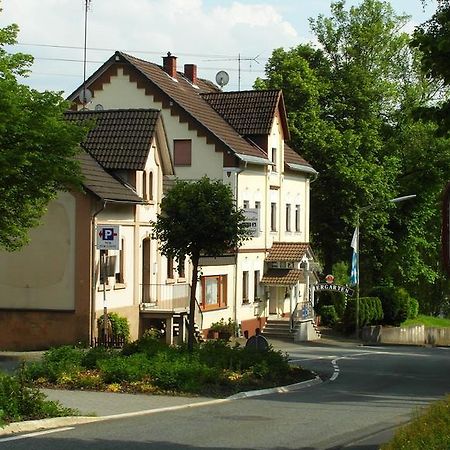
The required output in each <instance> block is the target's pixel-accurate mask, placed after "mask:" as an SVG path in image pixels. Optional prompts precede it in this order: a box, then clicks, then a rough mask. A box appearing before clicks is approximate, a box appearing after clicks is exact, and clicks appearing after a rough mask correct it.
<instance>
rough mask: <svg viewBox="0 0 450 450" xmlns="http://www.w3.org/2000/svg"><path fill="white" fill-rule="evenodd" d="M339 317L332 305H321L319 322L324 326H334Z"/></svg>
mask: <svg viewBox="0 0 450 450" xmlns="http://www.w3.org/2000/svg"><path fill="white" fill-rule="evenodd" d="M338 319H339V317H338V315H337V313H336V309H335V308H334V306H333V305H323V306H322V307H321V308H320V322H321V324H322V325H325V326H330V327H332V326H334V325H335V324H336V322H337V321H338Z"/></svg>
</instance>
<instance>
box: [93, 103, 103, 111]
mask: <svg viewBox="0 0 450 450" xmlns="http://www.w3.org/2000/svg"><path fill="white" fill-rule="evenodd" d="M94 109H95V110H96V111H103V109H104V108H103V105H101V104H100V103H99V104H98V105H95V108H94Z"/></svg>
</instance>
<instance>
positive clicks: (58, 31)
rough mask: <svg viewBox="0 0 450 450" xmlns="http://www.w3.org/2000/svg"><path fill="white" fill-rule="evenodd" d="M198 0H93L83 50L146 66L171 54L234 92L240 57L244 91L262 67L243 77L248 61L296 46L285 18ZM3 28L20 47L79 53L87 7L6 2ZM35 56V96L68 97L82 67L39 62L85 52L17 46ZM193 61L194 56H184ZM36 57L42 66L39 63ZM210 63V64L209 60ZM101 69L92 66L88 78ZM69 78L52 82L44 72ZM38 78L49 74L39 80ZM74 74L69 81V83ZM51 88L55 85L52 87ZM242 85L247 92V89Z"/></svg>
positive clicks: (270, 10)
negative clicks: (14, 29)
mask: <svg viewBox="0 0 450 450" xmlns="http://www.w3.org/2000/svg"><path fill="white" fill-rule="evenodd" d="M217 3H219V4H218V5H217V4H216V5H210V3H207V2H203V1H202V0H172V1H161V0H129V1H127V2H124V1H123V0H92V1H91V9H90V11H89V13H88V47H91V48H108V49H118V50H124V51H126V50H128V51H130V52H131V53H132V52H133V51H137V50H142V51H146V52H148V53H147V54H137V56H140V57H142V58H144V59H149V60H152V61H154V62H157V63H161V56H162V55H164V54H166V52H167V51H171V52H172V53H173V54H175V55H178V56H179V57H180V58H179V63H180V66H181V64H183V63H184V62H190V63H197V64H198V66H199V74H200V75H201V76H203V77H207V78H210V79H213V78H214V73H215V71H216V69H220V68H224V69H228V70H229V71H230V76H231V82H230V88H234V89H236V88H237V73H236V70H237V58H238V55H239V54H240V55H241V58H242V61H241V62H242V64H241V69H242V72H241V78H242V86H241V87H245V88H250V87H251V84H252V82H253V79H254V78H255V77H256V76H257V75H262V73H261V71H262V70H263V69H264V62H262V64H260V65H256V64H255V63H253V64H252V67H253V69H257V70H258V71H260V72H258V73H252V74H248V72H246V71H247V70H248V68H249V64H250V63H249V62H248V61H247V60H246V58H251V57H255V56H256V55H259V54H261V55H263V56H264V57H266V58H267V57H268V56H270V54H271V52H272V50H273V49H274V48H276V47H280V46H283V47H290V46H292V45H295V44H297V43H298V42H299V38H298V35H297V32H296V30H295V29H294V27H293V26H292V24H291V23H290V22H289V21H288V20H287V19H286V18H284V17H283V16H282V14H281V13H280V12H279V11H278V9H277V6H276V5H275V0H274V5H268V4H258V3H256V2H255V3H254V4H249V3H246V4H244V3H241V2H238V1H235V2H233V3H230V2H227V1H220V2H219V1H218V2H217ZM2 4H3V9H4V11H3V13H2V14H1V15H0V20H1V23H3V24H8V23H11V22H16V23H18V24H19V26H20V29H21V32H20V35H19V42H23V43H34V44H53V45H62V46H79V47H81V46H82V45H83V42H84V35H83V31H84V0H39V1H36V0H20V1H18V0H3V3H2ZM17 50H20V51H26V52H29V53H32V54H33V55H35V56H36V58H37V59H36V63H35V66H34V68H33V71H34V72H35V75H33V76H32V78H31V79H30V81H31V84H33V85H34V86H35V87H37V88H38V89H44V88H46V89H55V90H59V89H64V90H66V91H68V92H70V91H71V90H72V89H73V88H75V87H76V86H77V85H78V84H79V81H80V80H79V79H78V78H77V77H76V76H77V74H81V71H82V64H81V63H80V62H78V63H77V62H55V61H53V62H51V61H47V60H42V58H65V59H78V60H80V59H82V53H83V52H82V50H81V49H78V50H69V49H56V48H46V47H22V46H21V47H18V48H17ZM110 55H111V51H110V52H96V51H92V50H90V51H89V52H88V59H89V60H95V61H104V60H106V59H107V58H108V57H109V56H110ZM187 55H192V56H187ZM214 55H215V56H216V57H217V56H218V55H228V56H230V57H231V58H229V59H233V58H234V61H228V62H226V61H217V60H216V59H217V58H214V57H213V56H214ZM39 58H41V59H39ZM210 60H213V61H210ZM96 67H98V64H92V63H90V64H89V65H88V72H89V73H92V71H93V70H94V69H95V68H96ZM51 72H53V73H55V72H56V73H58V74H66V76H65V77H63V76H61V75H58V76H54V77H49V76H48V75H47V74H48V73H51ZM41 74H46V75H45V76H42V75H41ZM70 75H72V78H71V77H70ZM52 83H53V85H52ZM244 83H245V85H244Z"/></svg>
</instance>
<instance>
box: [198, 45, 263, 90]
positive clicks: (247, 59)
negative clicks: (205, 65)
mask: <svg viewBox="0 0 450 450" xmlns="http://www.w3.org/2000/svg"><path fill="white" fill-rule="evenodd" d="M259 56H260V55H256V56H254V57H253V58H242V57H241V54H240V53H239V54H238V57H237V58H223V59H222V58H219V59H206V60H205V61H237V62H238V91H240V90H241V61H250V63H251V62H252V61H253V62H255V63H257V64H259V61H258V58H259ZM221 72H223V71H221ZM219 73H220V72H219ZM227 75H228V74H227ZM216 77H217V75H216ZM216 81H217V78H216ZM227 83H228V81H227ZM227 83H225V84H227ZM217 84H219V86H220V83H219V82H218V81H217ZM225 84H224V86H225ZM220 87H222V86H220Z"/></svg>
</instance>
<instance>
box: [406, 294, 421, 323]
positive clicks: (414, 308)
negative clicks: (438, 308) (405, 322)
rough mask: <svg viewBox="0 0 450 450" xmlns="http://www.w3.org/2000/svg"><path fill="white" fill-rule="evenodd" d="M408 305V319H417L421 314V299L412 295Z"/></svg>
mask: <svg viewBox="0 0 450 450" xmlns="http://www.w3.org/2000/svg"><path fill="white" fill-rule="evenodd" d="M408 306H409V308H408V319H415V318H416V317H417V316H418V315H419V301H418V300H417V299H415V298H413V297H410V298H409V305H408Z"/></svg>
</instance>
